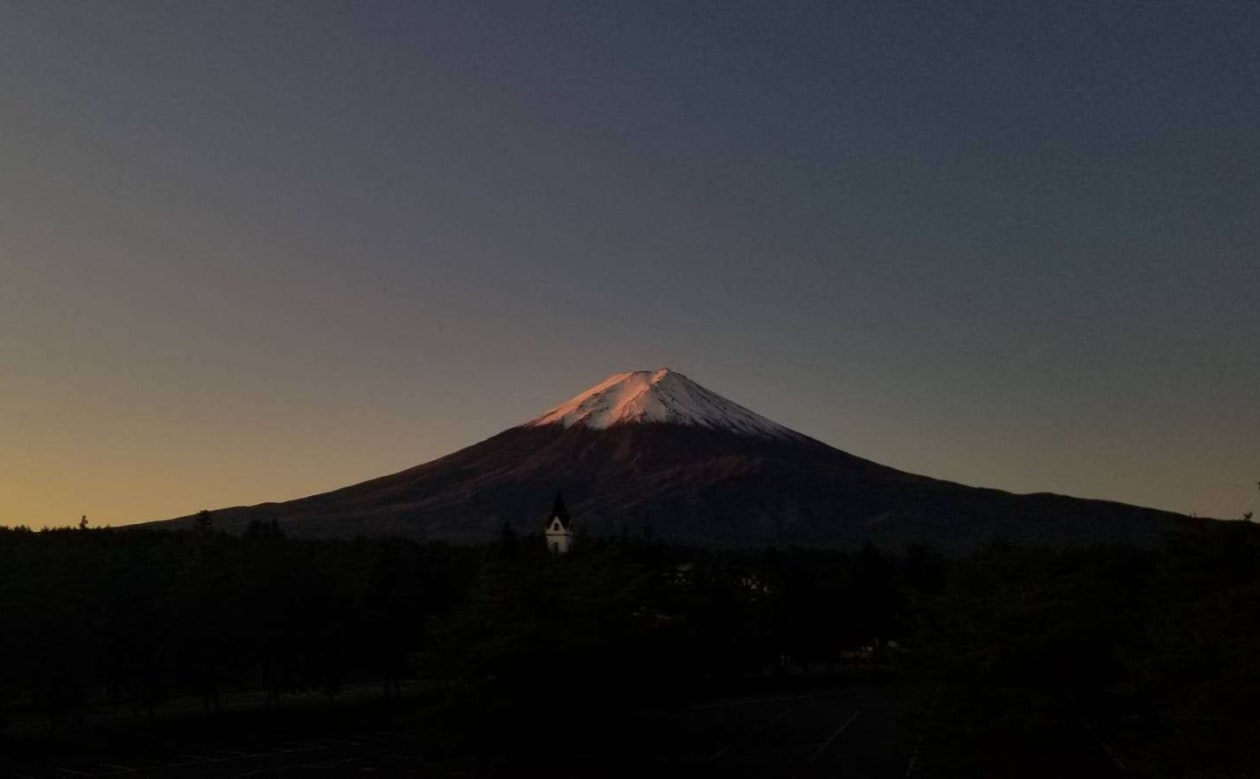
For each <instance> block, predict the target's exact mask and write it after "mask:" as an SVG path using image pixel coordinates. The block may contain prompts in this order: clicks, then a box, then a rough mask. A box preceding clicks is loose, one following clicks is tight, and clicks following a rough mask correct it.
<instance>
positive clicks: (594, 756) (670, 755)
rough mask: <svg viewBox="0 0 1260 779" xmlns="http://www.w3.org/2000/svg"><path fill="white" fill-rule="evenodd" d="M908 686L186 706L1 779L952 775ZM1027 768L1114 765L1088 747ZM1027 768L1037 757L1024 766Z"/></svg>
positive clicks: (14, 765) (66, 745) (36, 744)
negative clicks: (691, 695)
mask: <svg viewBox="0 0 1260 779" xmlns="http://www.w3.org/2000/svg"><path fill="white" fill-rule="evenodd" d="M915 701H916V696H915V694H914V693H913V691H911V690H908V689H906V688H905V687H904V686H902V685H900V684H898V683H895V682H890V681H887V680H852V679H848V680H843V681H840V680H836V679H834V678H833V679H826V680H811V681H809V682H808V683H799V682H798V683H796V684H792V685H787V686H784V685H777V686H774V687H773V688H771V687H770V686H762V689H760V690H750V691H748V693H747V694H742V695H730V694H728V695H726V696H722V697H717V698H714V699H712V700H709V701H707V702H703V703H695V704H691V705H686V706H676V707H670V708H663V709H646V710H642V711H637V712H633V713H629V714H607V713H605V714H594V713H591V712H586V711H556V710H554V709H552V710H549V711H547V713H545V714H542V713H540V712H529V711H522V710H520V709H480V710H478V711H476V712H475V713H474V712H471V711H461V710H459V709H457V708H452V707H449V706H443V705H439V704H436V703H434V702H432V701H431V700H426V699H425V698H424V697H423V696H416V695H412V696H404V698H403V699H402V700H394V701H388V702H386V701H379V700H377V701H361V702H358V703H354V702H348V703H343V704H336V705H328V704H326V703H321V702H315V701H310V702H307V703H306V704H302V703H300V702H297V703H294V702H291V703H290V704H289V705H287V706H285V707H283V708H281V709H280V710H278V711H267V710H260V709H253V710H249V709H247V708H246V709H238V710H235V711H228V712H224V713H221V714H218V715H201V714H187V715H183V716H175V717H170V718H166V719H164V720H159V721H158V722H157V723H155V724H153V725H150V726H146V727H145V728H143V729H141V730H137V729H136V727H135V726H134V724H131V725H124V724H122V723H119V724H118V725H117V726H115V727H109V726H105V727H98V728H96V729H94V730H93V731H92V732H91V734H89V735H79V736H77V737H76V736H67V737H62V738H60V739H56V740H53V739H48V738H47V737H43V738H36V739H26V740H11V741H10V742H8V743H7V744H6V745H5V746H6V749H5V757H4V759H3V761H2V762H0V768H2V770H3V772H4V773H6V774H8V775H12V776H16V777H32V778H34V777H59V778H60V779H67V778H68V777H86V776H97V777H104V776H114V777H123V776H154V777H172V778H178V779H185V778H187V779H192V778H194V777H223V776H226V777H305V776H329V777H333V776H336V777H341V776H460V777H462V776H468V777H499V776H563V777H568V776H572V777H599V776H614V777H619V776H644V775H678V774H689V775H702V776H775V777H777V776H796V777H815V776H818V777H823V776H851V777H872V778H878V777H932V776H950V775H961V774H959V772H958V771H957V770H956V769H950V768H949V766H947V765H945V764H942V763H940V762H939V761H937V760H935V759H934V755H933V754H932V747H931V745H930V744H925V743H924V742H923V740H922V738H920V735H916V733H917V731H916V730H915V728H914V716H915V709H916V703H915ZM1086 741H1087V739H1085V740H1083V741H1082V743H1076V744H1070V745H1065V754H1068V755H1070V756H1071V758H1070V760H1067V761H1066V762H1065V763H1064V764H1063V765H1060V766H1057V767H1055V766H1040V767H1030V773H1029V775H1033V774H1039V775H1067V774H1063V773H1060V771H1063V772H1067V773H1070V775H1073V776H1100V777H1102V776H1124V775H1126V774H1125V772H1124V770H1123V767H1122V766H1121V764H1119V763H1117V761H1116V759H1115V756H1114V755H1110V754H1108V753H1107V751H1106V748H1105V747H1103V746H1102V745H1097V744H1088V743H1085V742H1086ZM1037 769H1039V770H1037Z"/></svg>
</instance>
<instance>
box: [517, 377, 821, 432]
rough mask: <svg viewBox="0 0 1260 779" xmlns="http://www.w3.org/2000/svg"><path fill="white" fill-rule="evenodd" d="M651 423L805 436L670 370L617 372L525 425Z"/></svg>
mask: <svg viewBox="0 0 1260 779" xmlns="http://www.w3.org/2000/svg"><path fill="white" fill-rule="evenodd" d="M650 423H664V424H673V425H686V426H690V427H706V428H710V429H714V430H726V431H729V432H732V433H739V434H741V435H753V436H766V437H771V438H802V437H803V436H801V434H800V433H797V432H796V431H794V430H791V429H790V428H786V427H784V426H783V425H780V424H778V423H776V422H772V421H770V420H769V419H766V418H765V417H763V416H761V415H760V414H757V413H754V412H752V411H749V410H748V409H746V408H744V407H743V406H741V405H739V404H738V403H734V402H732V401H729V400H727V399H726V398H724V397H722V396H721V395H718V394H717V393H716V392H711V391H709V390H707V389H705V388H704V387H702V386H700V385H699V384H696V383H695V382H694V381H692V380H691V379H688V378H687V377H686V376H684V375H682V374H681V373H678V372H677V371H671V370H670V369H669V368H661V369H659V370H656V371H632V372H630V373H616V374H613V375H612V376H609V377H608V378H607V379H604V380H603V381H601V382H600V383H599V384H596V385H595V386H594V387H591V388H590V389H588V390H586V391H585V392H582V393H580V394H578V395H575V396H573V397H572V398H570V399H569V400H566V401H565V402H564V403H561V404H560V405H558V406H556V407H555V408H552V409H549V410H548V411H547V412H545V413H544V414H543V415H542V416H540V417H537V418H535V419H533V420H531V421H529V422H526V423H525V424H524V425H522V427H542V426H544V425H563V426H564V427H574V426H578V427H586V428H591V429H595V430H605V429H607V428H610V427H613V426H614V425H624V424H650Z"/></svg>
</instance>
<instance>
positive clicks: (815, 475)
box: [173, 370, 1180, 549]
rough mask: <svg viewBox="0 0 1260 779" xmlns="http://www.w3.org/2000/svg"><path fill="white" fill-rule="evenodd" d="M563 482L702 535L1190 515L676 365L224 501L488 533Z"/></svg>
mask: <svg viewBox="0 0 1260 779" xmlns="http://www.w3.org/2000/svg"><path fill="white" fill-rule="evenodd" d="M558 488H559V489H563V490H564V494H565V497H566V500H567V502H568V503H569V505H570V507H571V509H572V513H573V516H574V517H575V519H577V520H578V521H579V522H580V523H582V524H583V525H584V526H585V527H586V528H587V529H588V531H589V532H592V533H596V534H620V533H631V534H640V533H643V532H648V531H649V529H650V532H652V533H653V534H654V535H655V536H657V537H660V538H665V539H669V540H673V541H679V542H688V543H698V544H723V545H752V544H811V545H852V544H858V543H861V542H863V541H865V540H868V539H870V540H875V541H879V542H883V543H910V542H926V543H934V544H937V545H941V546H945V547H949V548H957V549H961V548H967V547H971V546H975V545H977V544H981V543H984V542H986V541H988V540H990V539H992V538H994V537H1002V538H1006V539H1008V540H1010V541H1028V542H1045V543H1054V544H1073V543H1093V542H1099V541H1114V542H1123V543H1141V542H1146V541H1150V540H1152V539H1153V538H1155V537H1156V536H1157V534H1158V533H1159V531H1160V530H1161V529H1163V528H1165V527H1168V526H1170V525H1171V524H1173V523H1175V522H1176V521H1178V520H1179V519H1180V517H1179V516H1178V515H1175V514H1170V513H1167V512H1160V511H1155V510H1152V509H1143V508H1137V507H1133V506H1125V505H1122V504H1117V503H1109V502H1105V501H1090V500H1079V499H1075V498H1067V497H1062V496H1057V495H1047V494H1040V495H1023V496H1020V495H1012V494H1010V493H1005V492H1001V491H998V490H986V489H978V488H973V487H966V486H963V485H959V484H953V483H950V482H943V481H938V480H935V479H930V478H927V477H924V476H916V475H912V474H908V473H904V472H902V471H898V470H896V469H893V468H888V467H886V466H882V465H878V464H876V463H873V462H870V461H868V460H864V459H862V458H860V457H855V456H853V455H851V454H848V453H846V452H843V451H841V450H839V449H835V448H833V447H831V446H828V445H826V444H823V443H821V442H819V441H816V440H814V439H811V438H809V437H807V436H804V435H801V434H800V433H796V432H794V431H792V430H789V429H788V428H785V427H783V426H781V425H778V424H776V423H774V422H771V421H770V420H768V419H765V418H764V417H761V416H759V415H757V414H755V413H753V412H751V411H749V410H747V409H745V408H743V407H742V406H739V405H737V404H735V403H732V402H731V401H728V400H726V399H725V398H722V397H721V396H719V395H717V394H716V393H713V392H711V391H709V390H707V389H705V388H703V387H700V385H698V384H696V383H694V382H692V381H690V380H689V379H687V378H686V377H684V376H682V375H681V374H678V373H675V372H672V371H666V370H661V371H654V372H647V371H640V372H634V373H626V374H617V375H615V376H613V377H610V378H609V379H608V380H606V381H604V382H601V383H600V384H598V385H596V386H595V387H592V388H591V389H590V390H587V391H586V392H583V393H581V394H579V395H577V396H575V397H574V398H573V399H571V400H569V401H567V402H566V403H562V404H560V405H559V406H556V407H555V408H553V409H551V410H549V411H547V412H546V413H544V414H543V415H541V416H539V417H537V418H535V419H534V420H531V421H530V422H527V423H525V424H524V425H521V426H519V427H514V428H511V429H509V430H505V431H504V432H502V433H500V434H498V435H496V436H493V437H491V438H489V439H487V440H485V441H482V442H480V443H478V444H475V445H473V446H470V447H467V448H465V449H461V450H459V451H457V452H454V453H452V454H450V455H447V456H445V457H442V458H439V459H437V460H434V461H432V462H429V463H425V464H423V465H419V466H416V467H414V468H410V469H408V470H405V471H402V472H399V473H396V474H392V475H390V476H384V477H381V478H378V479H373V480H371V481H367V482H363V483H361V484H356V485H352V486H349V487H345V488H342V489H339V490H335V491H333V492H328V493H324V494H320V495H314V496H311V497H308V498H302V499H299V500H294V501H288V502H285V503H271V504H262V505H259V506H251V507H238V508H232V509H223V510H220V511H217V512H215V513H214V517H215V522H216V525H218V526H219V527H222V528H225V529H228V530H233V531H238V530H241V529H243V528H244V527H245V526H246V525H247V524H248V523H249V522H250V521H253V520H262V521H270V520H272V519H275V520H278V521H279V522H280V523H281V525H282V526H283V527H284V528H285V530H286V531H288V532H290V533H294V534H298V535H304V536H351V535H358V534H364V535H386V534H400V535H406V536H411V537H416V538H424V539H441V540H449V541H457V542H472V541H485V540H490V539H493V538H495V537H496V536H497V535H498V533H499V532H500V531H501V528H502V527H503V525H504V523H508V524H511V525H512V526H513V527H515V528H516V529H517V530H518V531H521V532H533V531H535V530H537V528H536V527H535V525H536V524H538V523H539V522H540V521H541V514H542V513H543V512H545V510H546V508H547V507H548V506H549V505H550V499H551V497H552V495H553V494H554V493H555V490H556V489H558ZM173 521H175V522H184V521H188V518H183V519H181V520H173Z"/></svg>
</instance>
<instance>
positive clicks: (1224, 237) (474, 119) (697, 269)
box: [0, 0, 1260, 527]
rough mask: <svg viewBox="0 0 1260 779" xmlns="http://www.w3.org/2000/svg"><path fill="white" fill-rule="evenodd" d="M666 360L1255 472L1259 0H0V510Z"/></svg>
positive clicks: (831, 416)
mask: <svg viewBox="0 0 1260 779" xmlns="http://www.w3.org/2000/svg"><path fill="white" fill-rule="evenodd" d="M662 366H669V367H671V368H674V369H676V370H679V371H681V372H683V373H685V374H687V375H688V376H690V377H691V378H692V379H695V380H696V381H699V382H700V383H702V384H704V385H706V386H708V387H709V388H710V389H713V390H714V391H716V392H719V393H721V394H723V395H725V396H727V397H729V398H731V399H732V400H735V401H737V402H739V403H742V404H744V405H746V406H749V407H750V408H752V409H754V410H756V411H758V412H760V413H762V414H764V415H766V416H769V417H771V418H772V419H775V420H776V421H779V422H781V423H783V424H786V425H788V426H790V427H793V428H795V429H797V430H800V431H802V432H805V433H807V434H810V435H812V436H814V437H816V438H820V439H822V440H824V441H826V442H827V443H830V444H832V445H835V446H837V447H840V448H841V449H845V450H846V451H850V452H852V453H854V454H858V455H861V456H864V457H868V458H870V459H873V460H876V461H879V462H883V463H885V464H888V465H893V466H895V467H898V468H902V469H905V470H909V471H914V472H918V473H923V474H927V475H930V476H935V477H940V478H946V479H951V480H955V481H960V482H964V483H967V484H974V485H984V486H992V487H999V488H1003V489H1008V490H1013V491H1017V492H1033V491H1053V492H1060V493H1065V494H1070V495H1077V496H1082V497H1095V498H1107V499H1113V500H1120V501H1125V502H1130V503H1137V504H1142V505H1149V506H1156V507H1159V508H1166V509H1172V510H1178V511H1183V512H1195V513H1198V514H1201V515H1209V516H1224V517H1236V516H1239V515H1241V514H1242V513H1243V512H1244V511H1245V510H1248V509H1251V508H1260V495H1257V492H1256V480H1257V479H1260V402H1258V400H1257V399H1258V398H1260V2H1257V1H1256V0H1199V1H1198V2H1188V1H1183V0H1178V1H1177V2H1166V1H1161V0H1142V1H1140V2H1139V1H1138V0H1131V1H1129V2H1106V1H1104V0H1095V1H1093V2H1073V1H1071V0H1056V1H1055V2H1045V0H1012V1H1011V2H1004V3H993V2H966V1H965V0H962V1H960V0H952V1H951V2H948V3H937V2H895V1H890V0H871V1H870V2H847V3H846V2H817V3H804V2H801V3H791V2H761V3H741V2H688V3H676V2H655V1H654V0H635V2H618V3H613V2H594V1H592V0H575V1H574V2H529V3H521V2H515V1H507V2H477V1H474V0H453V1H452V2H446V1H444V0H439V1H437V2H419V1H417V2H397V3H390V2H370V1H369V2H349V1H348V0H346V1H343V2H335V3H334V2H329V3H318V2H308V1H304V2H300V3H298V2H292V3H290V2H285V3H280V2H204V3H202V2H195V3H193V2H188V3H171V2H162V3H158V2H154V3H145V2H139V1H138V0H134V1H129V2H110V3H104V2H98V3H87V2H57V1H55V0H38V1H36V0H25V1H23V0H18V1H17V2H7V3H3V4H0V524H10V525H12V524H19V523H24V524H29V525H32V526H36V527H38V526H44V525H64V524H70V523H72V522H76V521H77V520H78V517H79V516H80V515H81V514H86V515H88V517H89V519H90V520H91V521H92V523H93V524H97V525H100V524H124V523H128V522H133V521H140V520H148V519H159V518H165V517H170V516H176V515H181V514H187V513H190V512H192V511H196V510H198V509H201V508H219V507H222V506H227V505H236V504H243V503H255V502H260V501H264V500H281V499H288V498H294V497H298V496H301V495H306V494H310V493H313V492H318V491H323V490H327V489H331V488H334V487H338V486H342V485H345V484H349V483H352V482H356V481H360V480H363V479H366V478H369V477H373V476H379V475H383V474H385V473H389V472H393V471H397V470H400V469H402V468H405V467H408V466H411V465H415V464H418V463H420V462H424V461H426V460H429V459H432V458H434V457H436V456H439V455H442V454H445V453H447V452H449V451H452V450H454V449H457V448H460V447H462V446H464V445H467V444H471V443H473V442H475V441H478V440H480V439H482V438H485V437H487V436H489V435H491V434H493V433H496V432H498V431H499V430H501V429H503V428H506V427H509V426H511V425H513V424H516V423H518V422H521V421H523V420H525V419H527V418H529V417H532V416H535V415H537V414H538V413H540V412H542V411H543V410H544V409H545V408H547V407H548V406H551V405H554V404H556V403H559V402H560V401H562V400H564V399H566V398H568V397H569V396H570V395H573V394H576V393H577V392H578V391H580V390H582V389H585V388H586V387H587V386H589V385H591V384H594V383H595V382H597V381H599V380H600V379H602V378H604V377H605V376H606V375H608V374H611V373H614V372H617V371H624V370H635V369H652V368H657V367H662Z"/></svg>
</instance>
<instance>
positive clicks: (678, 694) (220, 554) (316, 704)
mask: <svg viewBox="0 0 1260 779" xmlns="http://www.w3.org/2000/svg"><path fill="white" fill-rule="evenodd" d="M203 519H204V521H203V522H202V523H201V524H200V526H199V527H198V528H197V529H195V530H189V531H183V532H176V531H158V530H151V529H107V528H106V529H89V528H86V527H84V528H81V529H66V530H43V531H39V532H34V531H31V530H28V529H25V528H16V529H0V739H3V743H4V745H5V747H6V748H5V750H4V754H6V755H8V756H9V757H7V758H4V759H6V760H10V761H17V762H16V763H15V764H13V765H9V766H8V767H9V768H15V766H16V767H17V768H20V767H22V766H25V765H28V764H29V761H32V760H36V759H37V758H38V756H39V755H47V754H48V753H50V752H58V753H61V754H69V753H73V751H74V750H76V749H86V748H91V745H93V744H99V742H100V741H101V740H102V739H104V738H108V739H109V740H111V742H112V743H115V744H118V743H126V742H127V741H128V740H129V739H132V740H137V741H138V740H142V739H144V738H146V737H148V736H146V734H153V733H162V734H170V733H172V732H175V733H178V732H179V731H181V730H194V731H201V732H207V733H208V732H212V731H213V730H214V728H216V727H219V726H220V725H221V724H222V723H230V722H231V721H232V720H233V718H241V717H247V716H251V715H249V714H248V711H247V710H248V709H249V708H250V707H251V706H252V707H253V708H254V709H257V710H260V711H264V712H269V715H268V717H267V719H268V721H282V720H285V719H286V718H287V719H296V718H298V717H300V716H306V715H303V714H300V713H299V708H301V710H302V711H307V710H314V711H319V710H328V711H338V712H341V716H347V717H352V718H354V717H359V716H369V715H368V714H367V713H364V712H369V711H371V712H377V711H387V714H386V715H384V716H386V717H387V719H388V720H389V721H390V722H391V723H392V727H395V728H396V729H397V728H402V729H406V728H414V729H417V730H427V731H428V732H439V731H440V733H441V734H442V735H441V738H440V739H435V742H440V743H441V745H442V746H441V750H444V751H443V755H444V758H443V759H448V760H455V761H456V762H457V763H458V762H459V761H469V762H471V763H476V764H482V763H485V762H487V761H488V762H489V763H490V764H494V763H495V762H496V761H501V762H502V763H505V764H513V763H522V764H524V763H530V762H531V761H534V760H544V759H547V758H545V757H544V756H542V755H540V754H535V753H534V752H531V746H530V744H531V743H535V744H536V743H537V742H538V739H537V738H536V736H538V734H539V733H541V732H542V730H543V729H545V728H547V727H549V726H550V725H551V724H553V723H554V722H555V718H556V717H557V716H558V717H562V718H564V720H565V721H566V728H567V729H568V732H571V733H577V734H582V733H586V736H584V737H582V738H579V739H577V741H578V742H579V743H581V744H584V745H586V747H584V748H587V749H589V751H590V754H585V755H584V756H582V759H584V760H589V761H594V763H598V761H599V759H600V757H599V756H600V755H601V754H608V752H605V751H602V750H611V749H612V745H613V744H615V743H620V742H622V741H625V740H631V739H647V738H652V736H651V734H650V731H651V728H653V727H665V725H663V724H662V723H666V724H667V723H668V722H669V719H668V717H669V716H671V715H670V712H677V711H680V710H686V709H687V707H689V706H695V705H698V704H704V703H705V702H707V701H713V700H720V699H722V698H723V697H724V696H733V695H747V694H764V693H767V692H774V691H790V692H794V693H802V691H808V690H811V689H822V688H828V687H834V686H844V685H864V686H867V687H873V688H875V689H880V690H888V691H889V695H891V696H895V697H896V699H897V700H898V701H899V703H898V707H899V709H898V710H899V712H900V713H899V715H898V716H899V718H900V720H901V721H903V722H904V726H905V728H906V731H907V733H909V734H910V735H909V737H910V738H912V739H914V741H915V743H916V744H917V745H919V746H917V747H916V750H917V751H921V753H922V755H923V757H922V761H921V765H922V766H923V774H924V775H993V776H1000V775H1012V773H1011V772H1013V771H1019V772H1020V773H1022V774H1024V775H1035V774H1043V775H1060V774H1062V773H1064V772H1066V771H1069V770H1071V771H1075V772H1076V773H1078V774H1080V773H1084V774H1090V773H1093V772H1097V773H1098V775H1108V771H1109V770H1112V769H1114V770H1117V771H1123V772H1124V773H1125V775H1136V776H1162V775H1169V776H1183V775H1201V776H1217V775H1237V773H1236V772H1237V771H1241V770H1250V768H1251V766H1252V764H1253V761H1252V759H1253V758H1254V757H1255V756H1256V751H1257V750H1256V747H1255V746H1254V744H1255V743H1256V738H1255V737H1256V735H1257V734H1258V733H1260V532H1258V529H1257V528H1256V527H1255V526H1253V525H1251V524H1249V523H1245V522H1233V523H1199V524H1193V525H1187V526H1186V527H1185V528H1183V529H1182V530H1180V531H1178V532H1177V533H1176V534H1173V535H1169V536H1168V537H1166V538H1165V539H1164V541H1163V543H1162V544H1160V545H1157V546H1154V547H1150V548H1130V547H1093V548H1078V549H1050V548H1033V547H1016V546H1012V545H1010V544H1005V543H1002V542H1001V541H995V542H993V543H991V544H989V545H988V546H986V547H985V548H983V549H981V550H979V551H976V552H974V553H972V554H970V555H967V556H964V557H948V556H944V555H942V554H939V553H937V552H935V551H934V550H932V549H930V548H926V547H911V548H908V549H903V550H896V551H892V550H880V549H878V548H876V547H874V546H871V545H868V546H866V547H863V548H861V549H858V550H849V551H840V550H818V549H763V550H716V549H696V548H682V547H675V546H669V545H665V544H662V543H659V542H654V541H652V540H651V539H650V538H646V537H634V538H631V537H621V538H582V539H580V540H579V543H578V544H577V546H576V547H575V550H574V551H573V552H572V553H571V554H568V555H565V556H553V555H550V554H548V553H547V552H546V551H545V549H544V548H543V544H542V541H541V539H540V538H538V537H527V536H526V537H517V536H515V535H514V534H513V533H511V532H510V531H508V530H505V532H504V535H503V538H502V539H501V541H500V542H499V543H497V544H493V545H486V546H479V547H469V546H463V547H461V546H445V545H437V544H417V543H414V542H410V541H405V540H379V539H377V540H369V539H357V540H342V541H334V540H298V539H290V538H286V537H285V536H284V535H283V533H281V532H280V531H279V530H277V529H276V528H275V527H274V526H269V525H266V524H262V523H255V524H254V525H253V526H251V527H250V529H249V531H248V532H246V533H244V534H242V535H229V534H226V533H221V532H217V531H215V530H214V529H213V522H212V519H211V518H209V517H204V518H203ZM241 701H249V702H250V704H249V706H246V705H244V704H242V703H241ZM295 701H303V702H305V703H304V704H303V707H295V705H294V702H295ZM364 701H367V702H366V703H364ZM373 707H375V708H373ZM382 707H385V708H382ZM177 712H184V713H183V714H178V716H177ZM371 716H376V714H372V715H371ZM662 718H664V719H662ZM595 723H598V726H596V725H595ZM653 723H655V724H653ZM584 728H585V729H587V730H584ZM588 730H589V732H588ZM101 734H106V735H105V736H102V735H101ZM677 735H678V734H677V733H675V736H676V737H677ZM85 745H88V746H85ZM435 748H436V747H435ZM579 751H580V749H579ZM648 752H650V750H646V751H641V754H640V755H639V758H638V759H641V760H644V761H651V760H653V759H654V758H653V757H652V755H650V754H648ZM23 761H27V762H23ZM4 767H6V766H4V765H0V768H4Z"/></svg>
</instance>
